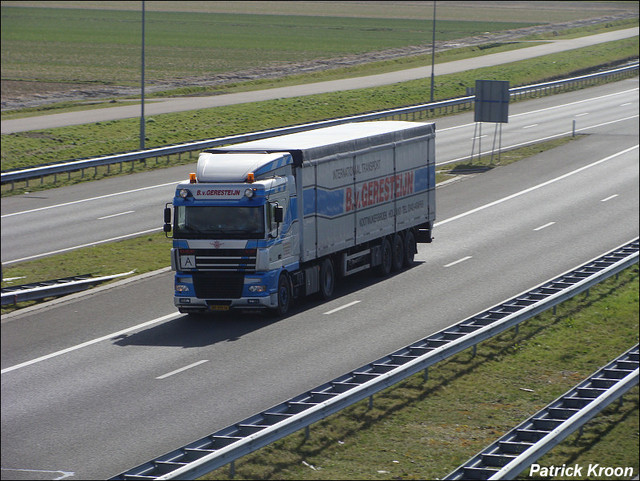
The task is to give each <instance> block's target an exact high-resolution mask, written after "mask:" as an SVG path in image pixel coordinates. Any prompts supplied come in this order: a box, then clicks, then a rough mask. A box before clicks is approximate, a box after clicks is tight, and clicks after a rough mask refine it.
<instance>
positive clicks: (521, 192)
mask: <svg viewBox="0 0 640 481" xmlns="http://www.w3.org/2000/svg"><path fill="white" fill-rule="evenodd" d="M637 148H638V145H635V146H633V147H629V148H628V149H625V150H622V151H620V152H617V153H615V154H612V155H610V156H608V157H605V158H603V159H600V160H597V161H595V162H593V163H591V164H589V165H585V166H583V167H580V168H579V169H576V170H574V171H572V172H568V173H566V174H564V175H561V176H560V177H556V178H555V179H551V180H548V181H546V182H543V183H542V184H538V185H534V186H533V187H530V188H528V189H525V190H522V191H520V192H516V193H515V194H511V195H509V196H507V197H504V198H502V199H498V200H496V201H493V202H490V203H488V204H485V205H482V206H480V207H476V208H475V209H471V210H469V211H467V212H463V213H462V214H458V215H456V216H453V217H450V218H449V219H445V220H443V221H441V222H436V223H435V224H434V226H435V227H437V226H441V225H444V224H446V223H448V222H452V221H454V220H458V219H461V218H463V217H466V216H468V215H471V214H475V213H476V212H480V211H482V210H484V209H488V208H489V207H493V206H494V205H498V204H501V203H502V202H506V201H508V200H511V199H514V198H516V197H519V196H521V195H523V194H526V193H529V192H532V191H534V190H536V189H539V188H541V187H544V186H546V185H549V184H552V183H554V182H556V181H559V180H562V179H565V178H567V177H569V176H571V175H573V174H577V173H578V172H582V171H583V170H586V169H589V168H591V167H594V166H596V165H598V164H601V163H603V162H606V161H608V160H611V159H614V158H616V157H618V156H619V155H622V154H626V153H627V152H630V151H632V150H634V149H637ZM358 302H360V301H353V302H352V303H349V304H345V305H344V306H342V307H339V308H337V309H334V310H333V311H329V312H328V313H325V314H330V313H332V312H336V310H340V309H345V308H347V307H350V306H352V305H354V304H357V303H358ZM181 315H182V314H180V313H178V312H175V313H173V314H167V315H166V316H162V317H159V318H157V319H153V320H151V321H148V322H145V323H142V324H138V325H137V326H133V327H129V328H127V329H123V330H122V331H118V332H115V333H113V334H109V335H107V336H102V337H100V338H97V339H94V340H92V341H87V342H85V343H82V344H78V345H76V346H72V347H69V348H67V349H63V350H61V351H57V352H54V353H52V354H48V355H46V356H42V357H39V358H37V359H33V360H31V361H26V362H23V363H21V364H16V365H15V366H12V367H8V368H6V369H3V370H2V371H0V374H4V373H6V372H11V371H14V370H16V369H20V368H21V367H25V366H29V365H31V364H35V363H37V362H40V361H44V360H46V359H51V358H53V357H56V356H60V355H62V354H66V353H67V352H71V351H75V350H77V349H80V348H83V347H86V346H90V345H91V344H95V343H97V342H100V341H104V340H108V339H110V338H112V337H116V336H119V335H122V334H126V333H128V332H130V331H134V330H136V329H140V328H142V327H146V326H150V325H153V324H156V323H159V322H163V321H168V320H171V319H175V318H177V317H179V316H181Z"/></svg>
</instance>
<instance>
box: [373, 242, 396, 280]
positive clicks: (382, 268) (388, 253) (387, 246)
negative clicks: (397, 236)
mask: <svg viewBox="0 0 640 481" xmlns="http://www.w3.org/2000/svg"><path fill="white" fill-rule="evenodd" d="M381 248H382V262H381V263H380V265H379V266H377V268H376V272H377V273H378V275H380V276H382V277H384V276H388V275H389V274H390V273H391V265H392V262H393V252H392V250H391V243H390V242H389V239H387V238H386V237H385V238H384V240H383V241H382V246H381Z"/></svg>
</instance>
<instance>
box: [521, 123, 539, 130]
mask: <svg viewBox="0 0 640 481" xmlns="http://www.w3.org/2000/svg"><path fill="white" fill-rule="evenodd" d="M538 125H540V124H531V125H525V126H524V127H522V128H523V129H531V128H533V127H537V126H538Z"/></svg>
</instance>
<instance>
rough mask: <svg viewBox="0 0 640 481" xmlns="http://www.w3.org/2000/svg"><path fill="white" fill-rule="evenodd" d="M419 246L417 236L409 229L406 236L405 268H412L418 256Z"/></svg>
mask: <svg viewBox="0 0 640 481" xmlns="http://www.w3.org/2000/svg"><path fill="white" fill-rule="evenodd" d="M416 250H417V244H416V236H415V235H414V234H413V231H412V230H411V229H409V230H408V231H407V232H406V233H405V235H404V265H405V267H411V266H412V265H413V262H414V257H415V255H416Z"/></svg>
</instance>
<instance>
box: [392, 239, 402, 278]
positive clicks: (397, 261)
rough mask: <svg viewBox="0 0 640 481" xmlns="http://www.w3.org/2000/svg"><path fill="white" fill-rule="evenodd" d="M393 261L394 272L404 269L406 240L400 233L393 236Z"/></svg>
mask: <svg viewBox="0 0 640 481" xmlns="http://www.w3.org/2000/svg"><path fill="white" fill-rule="evenodd" d="M392 252H393V254H392V256H391V258H392V262H391V270H392V271H393V272H397V271H399V270H400V269H402V266H403V264H404V241H403V240H402V236H401V235H400V234H396V235H394V236H393V249H392Z"/></svg>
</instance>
